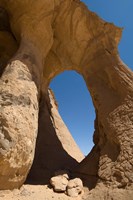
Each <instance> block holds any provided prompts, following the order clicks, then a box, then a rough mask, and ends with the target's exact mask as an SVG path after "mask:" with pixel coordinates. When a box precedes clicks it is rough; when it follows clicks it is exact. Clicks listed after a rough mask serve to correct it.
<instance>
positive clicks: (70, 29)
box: [0, 0, 133, 189]
mask: <svg viewBox="0 0 133 200" xmlns="http://www.w3.org/2000/svg"><path fill="white" fill-rule="evenodd" d="M121 33H122V29H120V28H118V27H116V26H115V25H113V24H110V23H107V22H105V21H103V20H102V19H100V18H99V17H98V16H97V15H96V14H95V13H93V12H91V11H89V10H88V8H87V7H86V6H85V5H84V4H83V3H82V2H80V1H78V0H55V1H53V0H51V1H50V0H38V1H35V0H32V1H31V0H23V1H22V0H15V1H14V0H0V76H1V78H0V189H13V188H19V187H20V186H21V185H22V184H23V183H24V181H25V180H26V178H27V175H28V173H29V171H30V169H31V166H32V169H31V172H30V174H29V179H31V180H35V181H36V180H37V179H41V177H42V176H44V179H45V176H46V177H47V176H48V177H49V176H51V174H52V173H53V172H54V171H55V170H58V169H67V170H72V171H73V172H75V173H78V174H80V175H85V176H86V177H87V176H88V177H90V179H89V180H88V181H90V182H91V178H92V177H93V178H97V180H98V183H99V182H101V183H102V184H105V185H107V186H113V187H118V188H126V187H130V186H131V185H132V184H133V72H132V71H131V70H130V69H128V68H127V66H126V65H125V64H124V63H123V62H122V61H121V59H120V58H119V54H118V50H117V46H118V43H119V41H120V37H121ZM64 70H75V71H76V72H78V73H80V74H81V75H82V76H83V78H84V80H85V82H86V85H87V87H88V90H89V91H90V93H91V96H92V100H93V104H94V107H95V110H96V120H95V132H94V137H93V140H94V147H93V149H92V151H91V153H90V154H89V155H88V156H87V157H86V158H85V159H83V155H82V153H81V152H80V150H79V149H78V147H77V146H76V144H75V142H74V141H73V139H72V137H71V135H70V133H69V131H68V130H67V128H66V126H65V125H64V123H63V121H62V120H61V118H60V116H59V114H58V111H57V108H56V106H55V105H54V99H53V96H52V94H51V92H50V91H49V90H48V86H49V84H50V81H51V80H52V79H53V78H54V77H55V76H56V75H57V74H59V73H61V72H63V71H64ZM64 92H65V91H64ZM81 137H82V135H81ZM35 147H36V150H35ZM34 155H35V159H34ZM82 159H83V161H82V162H80V161H81V160H82ZM33 160H34V162H33ZM79 162H80V164H79ZM39 170H40V171H39ZM39 176H40V177H39ZM37 181H39V180H37Z"/></svg>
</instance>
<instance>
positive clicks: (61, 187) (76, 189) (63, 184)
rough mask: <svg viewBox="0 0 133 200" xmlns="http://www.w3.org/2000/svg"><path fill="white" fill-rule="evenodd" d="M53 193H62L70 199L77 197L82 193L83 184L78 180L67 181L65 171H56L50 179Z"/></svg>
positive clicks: (67, 176)
mask: <svg viewBox="0 0 133 200" xmlns="http://www.w3.org/2000/svg"><path fill="white" fill-rule="evenodd" d="M50 184H51V185H52V187H53V189H54V191H55V192H64V193H65V194H67V195H68V196H70V197H77V196H78V195H80V194H82V193H83V183H82V181H81V179H80V178H74V179H69V175H68V173H67V172H66V171H58V172H56V173H55V176H54V177H52V178H51V179H50Z"/></svg>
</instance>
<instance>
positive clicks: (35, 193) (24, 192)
mask: <svg viewBox="0 0 133 200" xmlns="http://www.w3.org/2000/svg"><path fill="white" fill-rule="evenodd" d="M81 199H85V193H83V194H81V195H80V196H78V197H75V198H74V197H73V198H72V197H68V196H67V195H66V194H63V193H55V192H54V191H53V189H52V188H49V187H48V186H47V185H23V186H22V187H21V189H20V190H17V189H15V190H13V191H9V190H5V191H0V200H81Z"/></svg>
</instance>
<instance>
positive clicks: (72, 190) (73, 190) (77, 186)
mask: <svg viewBox="0 0 133 200" xmlns="http://www.w3.org/2000/svg"><path fill="white" fill-rule="evenodd" d="M82 191H83V183H82V180H81V179H80V178H75V179H72V180H70V181H69V182H68V185H67V195H68V196H70V197H77V196H78V195H79V194H81V193H82Z"/></svg>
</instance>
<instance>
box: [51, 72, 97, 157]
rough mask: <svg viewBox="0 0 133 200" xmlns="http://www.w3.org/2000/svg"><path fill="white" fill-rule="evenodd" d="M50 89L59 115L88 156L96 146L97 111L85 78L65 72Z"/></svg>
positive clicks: (52, 81) (56, 78)
mask: <svg viewBox="0 0 133 200" xmlns="http://www.w3.org/2000/svg"><path fill="white" fill-rule="evenodd" d="M49 86H50V88H51V89H52V91H53V92H54V95H55V98H56V100H57V103H58V110H59V113H60V115H61V117H62V119H63V121H64V122H65V124H66V126H67V127H68V129H69V131H70V133H71V134H72V136H73V138H74V140H75V142H76V143H77V145H78V146H79V148H80V150H81V152H82V153H83V154H84V155H85V156H86V155H87V154H88V153H89V152H90V151H91V149H92V147H93V146H94V143H93V133H94V120H95V117H96V116H95V109H94V106H93V102H92V99H91V95H90V94H89V91H88V89H87V87H86V84H85V81H84V79H83V77H82V76H81V75H80V74H78V73H77V72H76V71H74V70H70V71H64V72H62V73H60V74H59V75H57V76H56V77H54V78H53V79H52V80H51V83H50V85H49Z"/></svg>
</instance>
